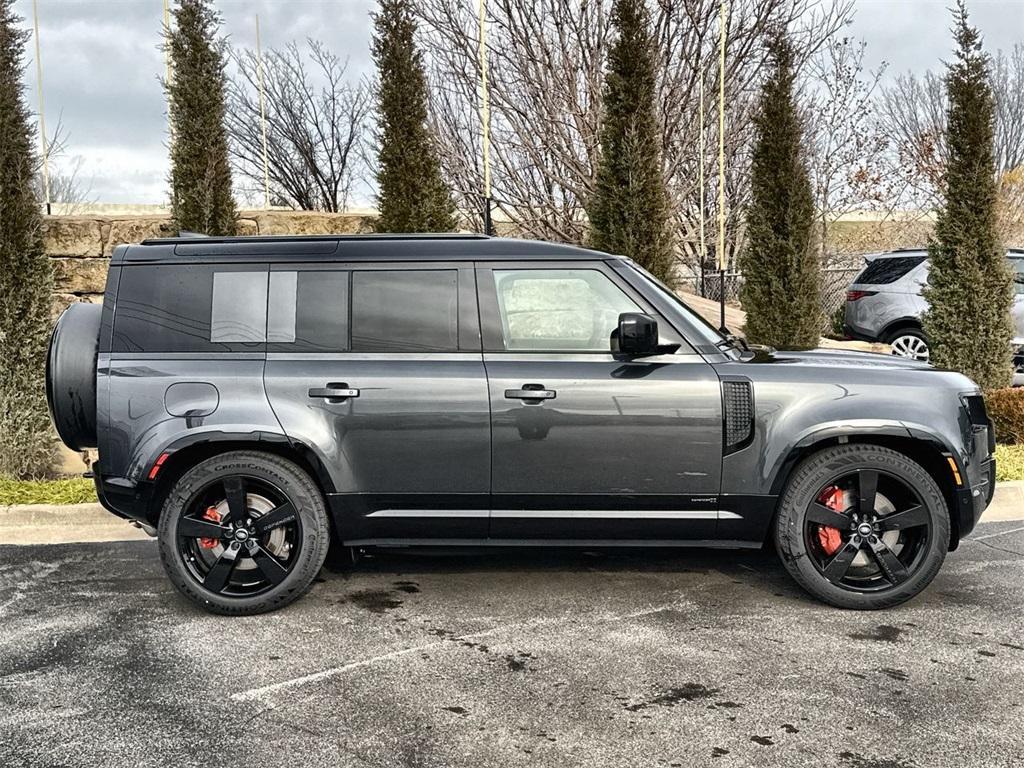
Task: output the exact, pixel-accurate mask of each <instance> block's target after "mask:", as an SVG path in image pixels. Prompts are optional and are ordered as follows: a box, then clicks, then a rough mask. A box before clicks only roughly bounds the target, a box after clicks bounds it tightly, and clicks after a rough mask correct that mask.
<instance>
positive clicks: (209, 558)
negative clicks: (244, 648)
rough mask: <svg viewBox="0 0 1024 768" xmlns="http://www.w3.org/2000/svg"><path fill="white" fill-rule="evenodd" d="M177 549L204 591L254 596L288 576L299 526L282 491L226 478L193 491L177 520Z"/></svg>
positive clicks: (252, 479)
mask: <svg viewBox="0 0 1024 768" xmlns="http://www.w3.org/2000/svg"><path fill="white" fill-rule="evenodd" d="M177 534H178V551H179V552H180V553H181V555H182V557H183V558H184V563H185V566H186V567H187V568H188V569H189V571H190V572H191V573H192V575H193V577H194V578H195V579H196V580H197V581H199V582H200V583H201V584H202V586H203V588H204V589H208V590H210V591H211V592H214V593H216V594H220V595H226V596H240V595H245V596H251V595H258V594H260V593H262V592H265V591H266V590H268V589H271V588H273V587H275V586H277V585H278V584H280V583H281V582H282V581H284V580H285V578H286V577H287V576H288V574H289V573H290V572H291V570H292V568H293V567H294V566H295V563H296V562H297V561H298V555H299V550H300V549H301V546H302V523H301V522H300V521H299V517H298V515H297V514H296V511H295V506H294V504H292V502H291V501H290V500H289V499H288V498H287V497H286V496H285V495H284V493H283V492H282V491H281V490H280V489H279V488H275V487H274V486H272V485H270V484H269V483H266V482H263V481H261V480H259V479H258V478H255V477H247V476H245V475H231V476H229V477H226V478H224V479H223V480H216V481H214V482H213V483H211V484H210V485H208V486H206V487H204V488H203V489H201V490H200V491H199V493H197V494H196V495H195V496H194V497H193V499H192V501H191V503H190V504H188V505H187V506H186V508H185V510H184V513H183V515H182V518H181V520H180V521H179V522H178V530H177Z"/></svg>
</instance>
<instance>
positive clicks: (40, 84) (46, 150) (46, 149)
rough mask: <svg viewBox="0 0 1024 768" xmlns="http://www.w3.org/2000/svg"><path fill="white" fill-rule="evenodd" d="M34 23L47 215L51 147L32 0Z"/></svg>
mask: <svg viewBox="0 0 1024 768" xmlns="http://www.w3.org/2000/svg"><path fill="white" fill-rule="evenodd" d="M32 24H33V27H34V29H35V37H36V88H37V89H38V91H39V144H40V145H41V147H42V152H43V195H44V198H45V201H46V215H47V216H49V215H50V213H52V206H51V204H50V148H49V147H48V146H47V142H46V117H45V112H44V110H43V59H42V56H41V55H40V52H39V8H38V6H37V4H36V0H32Z"/></svg>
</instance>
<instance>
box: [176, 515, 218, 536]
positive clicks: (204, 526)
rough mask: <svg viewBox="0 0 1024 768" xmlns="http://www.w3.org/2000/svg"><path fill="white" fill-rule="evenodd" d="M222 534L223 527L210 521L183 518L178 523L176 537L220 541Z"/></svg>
mask: <svg viewBox="0 0 1024 768" xmlns="http://www.w3.org/2000/svg"><path fill="white" fill-rule="evenodd" d="M224 533H225V531H224V528H223V526H221V525H220V524H218V523H215V522H213V521H211V520H200V519H199V518H198V517H183V518H181V520H179V521H178V535H179V536H184V537H185V538H186V539H221V538H224Z"/></svg>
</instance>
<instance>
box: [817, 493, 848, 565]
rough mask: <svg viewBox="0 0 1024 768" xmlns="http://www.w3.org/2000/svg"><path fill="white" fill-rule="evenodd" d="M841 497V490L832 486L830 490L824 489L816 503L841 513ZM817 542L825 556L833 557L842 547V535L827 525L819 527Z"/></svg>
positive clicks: (842, 505) (842, 502)
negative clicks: (818, 502)
mask: <svg viewBox="0 0 1024 768" xmlns="http://www.w3.org/2000/svg"><path fill="white" fill-rule="evenodd" d="M843 497H844V494H843V491H842V489H840V488H837V487H836V486H834V485H833V486H832V487H831V488H826V489H825V492H824V493H822V494H821V496H819V497H818V501H820V502H821V503H822V504H824V505H825V506H826V507H828V508H829V509H831V510H834V511H836V512H842V511H843V509H844V503H845V502H844V500H843ZM818 541H819V542H820V543H821V548H822V549H823V550H825V554H826V555H834V554H835V553H836V552H838V551H839V548H840V547H841V546H843V535H842V533H840V531H839V529H838V528H833V527H831V526H828V525H819V526H818Z"/></svg>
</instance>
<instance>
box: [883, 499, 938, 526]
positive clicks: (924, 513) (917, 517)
mask: <svg viewBox="0 0 1024 768" xmlns="http://www.w3.org/2000/svg"><path fill="white" fill-rule="evenodd" d="M930 522H931V520H930V519H929V517H928V510H927V509H925V508H924V507H923V506H921V505H920V504H916V505H914V506H913V507H911V508H910V509H905V510H903V511H902V512H894V513H893V514H891V515H886V516H885V517H880V518H878V527H879V528H881V529H882V530H883V531H902V530H903V529H904V528H914V527H915V526H919V525H928V524H929V523H930Z"/></svg>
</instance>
